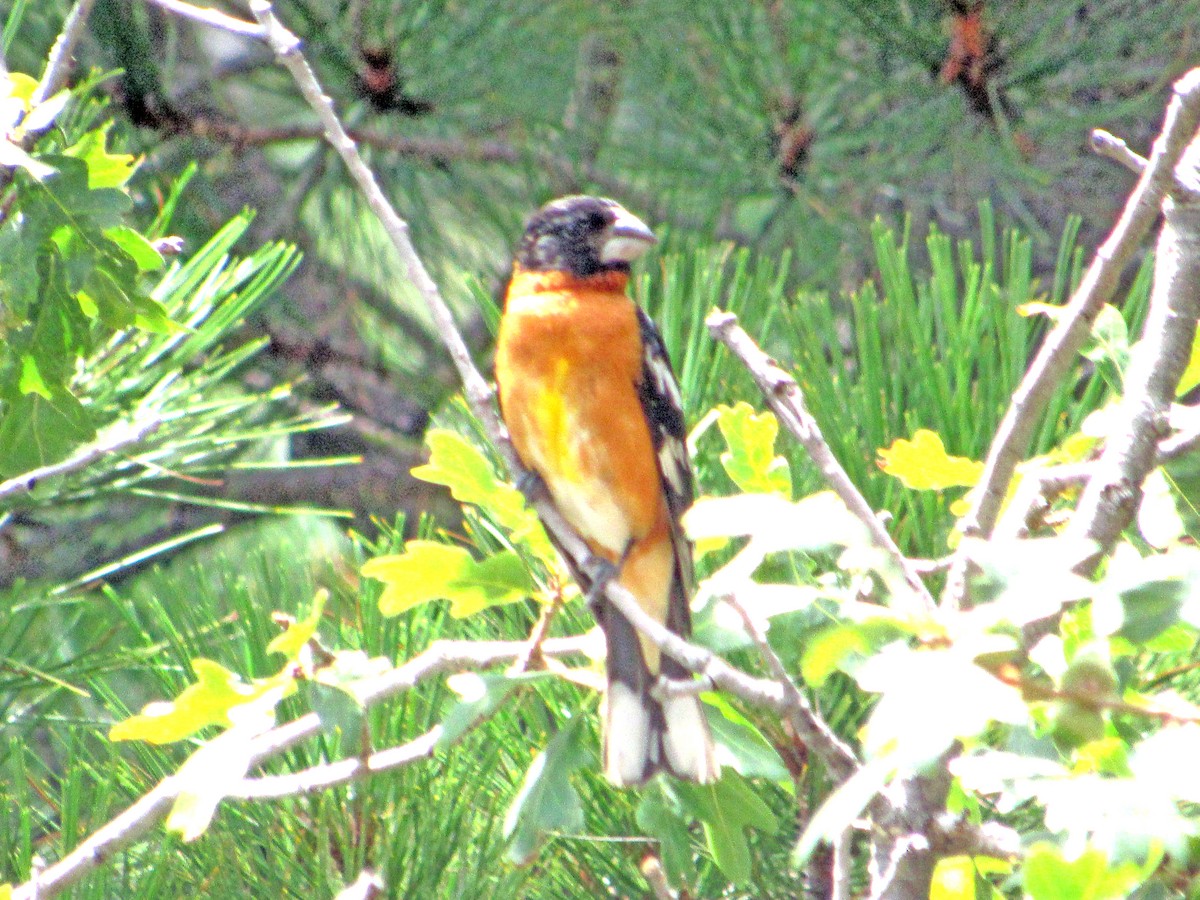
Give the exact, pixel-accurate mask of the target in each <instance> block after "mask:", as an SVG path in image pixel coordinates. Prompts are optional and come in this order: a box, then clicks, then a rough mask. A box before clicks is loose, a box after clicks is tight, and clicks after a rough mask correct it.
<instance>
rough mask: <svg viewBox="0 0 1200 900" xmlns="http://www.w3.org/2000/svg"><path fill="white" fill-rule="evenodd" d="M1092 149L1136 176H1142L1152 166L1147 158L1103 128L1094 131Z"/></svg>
mask: <svg viewBox="0 0 1200 900" xmlns="http://www.w3.org/2000/svg"><path fill="white" fill-rule="evenodd" d="M1092 149H1093V150H1095V151H1096V152H1097V153H1099V154H1100V155H1101V156H1106V157H1108V158H1109V159H1111V160H1113V161H1114V162H1117V163H1120V164H1121V165H1123V166H1124V167H1125V168H1127V169H1128V170H1129V171H1130V172H1133V173H1134V174H1135V175H1141V174H1142V172H1143V171H1145V169H1146V166H1148V165H1149V164H1150V163H1149V161H1148V160H1147V159H1146V157H1144V156H1142V155H1141V154H1140V153H1135V152H1134V151H1133V150H1131V149H1130V147H1129V145H1128V144H1127V143H1125V142H1124V141H1123V140H1121V139H1120V138H1119V137H1117V136H1116V135H1115V134H1110V133H1109V132H1107V131H1105V130H1104V129H1103V128H1094V129H1092Z"/></svg>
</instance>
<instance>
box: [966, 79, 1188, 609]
mask: <svg viewBox="0 0 1200 900" xmlns="http://www.w3.org/2000/svg"><path fill="white" fill-rule="evenodd" d="M1197 125H1200V69H1193V70H1192V71H1191V72H1189V73H1188V74H1186V75H1184V76H1183V77H1182V78H1180V79H1179V80H1178V81H1177V82H1175V89H1174V93H1173V95H1172V97H1171V102H1170V104H1168V106H1167V112H1166V116H1165V117H1164V120H1163V127H1162V131H1161V132H1160V133H1159V136H1158V138H1157V139H1156V140H1155V141H1154V147H1153V149H1152V151H1151V153H1150V160H1149V164H1148V165H1147V166H1146V169H1145V171H1143V172H1142V175H1141V178H1140V179H1138V183H1137V186H1136V187H1135V188H1134V189H1133V193H1131V194H1130V195H1129V200H1128V201H1127V202H1126V204H1125V209H1124V211H1123V212H1122V213H1121V217H1120V219H1118V220H1117V224H1116V225H1115V226H1114V227H1113V230H1112V233H1111V234H1110V235H1109V236H1108V239H1107V240H1106V241H1105V242H1104V244H1103V245H1101V247H1100V249H1099V250H1097V251H1096V256H1095V258H1094V259H1093V260H1092V264H1091V266H1089V267H1088V270H1087V273H1086V274H1085V275H1084V277H1083V280H1082V281H1081V282H1080V284H1079V287H1078V288H1077V289H1076V291H1075V294H1074V296H1072V298H1071V300H1070V302H1069V303H1068V304H1067V306H1066V308H1065V309H1064V310H1063V312H1062V315H1061V316H1060V318H1059V319H1058V322H1057V324H1056V326H1055V328H1054V330H1053V331H1051V332H1050V334H1048V335H1047V336H1046V340H1045V341H1044V342H1043V344H1042V346H1041V349H1040V350H1039V351H1038V353H1037V356H1036V357H1035V358H1034V360H1033V363H1032V364H1031V365H1030V367H1029V370H1028V371H1027V372H1026V373H1025V378H1024V379H1023V380H1022V381H1021V384H1020V385H1019V386H1018V387H1017V390H1016V391H1015V392H1014V393H1013V398H1012V402H1011V404H1010V405H1009V408H1008V411H1007V412H1006V413H1005V414H1004V418H1003V419H1002V420H1001V422H1000V426H999V428H997V430H996V436H995V438H994V439H993V441H992V445H991V449H990V450H989V452H988V457H987V460H986V461H985V462H984V469H983V474H982V476H981V477H980V480H979V484H978V485H977V487H976V488H975V491H974V492H973V498H974V499H973V501H972V505H971V509H970V511H969V512H968V513H967V515H965V516H964V517H963V518H962V519H961V520H960V521H959V524H958V530H959V531H960V532H961V533H962V534H963V536H964V537H987V536H988V535H990V534H991V532H992V529H993V527H994V526H995V524H996V517H997V515H998V514H999V512H1000V506H1001V504H1002V503H1003V501H1004V496H1005V493H1006V491H1007V489H1008V484H1009V482H1010V481H1012V476H1013V473H1014V472H1015V471H1016V467H1017V464H1018V463H1019V462H1020V461H1021V458H1022V457H1023V456H1024V454H1025V452H1026V451H1027V449H1028V447H1029V441H1030V438H1031V437H1032V435H1033V429H1034V428H1035V426H1036V425H1037V422H1038V420H1039V419H1040V417H1041V415H1042V413H1043V412H1044V411H1045V409H1046V403H1047V402H1048V400H1049V398H1050V395H1051V393H1052V392H1053V391H1054V389H1055V388H1056V387H1057V386H1058V385H1059V383H1060V382H1061V381H1062V379H1063V378H1064V377H1065V375H1066V374H1067V372H1068V370H1069V369H1070V367H1071V365H1072V363H1073V362H1074V360H1075V355H1076V353H1078V351H1079V348H1080V347H1082V346H1083V343H1084V341H1085V340H1086V339H1087V336H1088V334H1089V332H1090V331H1091V327H1092V324H1093V322H1094V321H1095V319H1096V316H1098V315H1099V314H1100V310H1101V309H1103V308H1104V304H1106V303H1107V302H1108V301H1109V299H1111V297H1112V295H1113V293H1114V292H1115V291H1116V288H1117V284H1118V281H1119V279H1120V276H1121V272H1122V270H1123V269H1124V268H1125V266H1126V264H1127V263H1128V262H1129V261H1130V260H1131V259H1132V258H1133V254H1134V253H1135V252H1136V250H1137V248H1138V246H1139V245H1140V244H1141V241H1142V239H1143V238H1144V237H1145V235H1146V232H1147V231H1149V230H1150V227H1151V226H1152V225H1153V224H1154V221H1155V219H1156V218H1157V217H1158V214H1159V211H1160V209H1161V206H1162V201H1163V198H1164V197H1165V196H1166V195H1167V192H1168V190H1169V189H1170V188H1171V186H1172V184H1173V182H1174V178H1175V175H1174V171H1175V166H1176V165H1177V164H1178V162H1179V160H1180V158H1181V157H1182V156H1183V152H1184V150H1185V149H1186V147H1187V145H1188V142H1189V141H1190V140H1191V139H1192V136H1193V135H1194V134H1195V133H1196V127H1197ZM966 574H967V558H966V556H965V554H962V553H959V554H958V556H957V559H956V561H955V565H954V567H953V568H952V569H951V572H950V576H949V577H948V578H947V580H946V590H945V593H944V595H943V599H944V601H945V602H946V603H947V604H948V605H949V606H951V607H955V606H958V605H959V604H960V603H961V602H963V600H964V599H965V594H966Z"/></svg>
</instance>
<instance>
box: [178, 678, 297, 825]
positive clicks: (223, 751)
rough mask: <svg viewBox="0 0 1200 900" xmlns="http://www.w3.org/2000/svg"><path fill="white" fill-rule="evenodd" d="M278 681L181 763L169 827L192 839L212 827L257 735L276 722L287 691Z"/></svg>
mask: <svg viewBox="0 0 1200 900" xmlns="http://www.w3.org/2000/svg"><path fill="white" fill-rule="evenodd" d="M275 682H276V683H275V684H273V685H272V686H271V687H269V688H268V689H267V690H265V691H264V692H262V693H261V694H259V696H258V697H256V698H255V699H254V700H252V701H250V702H249V703H244V704H242V705H241V706H239V707H238V708H237V709H236V710H235V712H234V715H233V719H234V721H233V727H232V728H230V729H229V730H228V731H226V732H224V733H222V734H219V735H217V736H216V737H215V738H213V739H212V740H211V741H208V742H206V743H205V744H204V745H202V746H201V747H200V748H199V749H198V750H197V751H196V752H195V753H193V754H192V755H191V756H190V757H189V758H188V759H187V761H186V762H185V763H184V764H183V765H182V766H180V768H179V771H178V772H176V773H175V777H174V782H175V786H176V787H177V788H178V791H179V793H178V794H177V795H176V797H175V802H174V804H172V806H171V811H170V813H168V814H167V821H166V827H167V830H168V831H174V832H176V833H177V834H179V835H180V836H181V837H182V838H183V839H184V840H185V841H194V840H195V839H196V838H198V837H200V835H202V834H203V833H204V832H205V831H206V830H207V829H208V826H209V823H211V822H212V819H213V815H214V814H215V813H216V811H217V806H218V804H220V802H221V800H223V799H224V798H225V797H226V796H228V794H229V792H230V791H231V790H233V788H235V787H236V786H237V785H238V783H239V782H241V780H242V778H244V777H245V775H246V772H247V771H248V770H249V768H250V759H251V746H252V741H253V739H254V738H255V737H257V736H258V735H260V734H262V733H263V732H264V731H266V730H267V729H268V728H270V727H271V726H272V725H274V724H275V707H277V706H278V705H279V703H280V701H282V700H283V698H284V697H285V696H286V695H287V694H288V685H287V684H285V683H283V682H280V681H279V680H278V679H276V680H275ZM289 683H290V682H289Z"/></svg>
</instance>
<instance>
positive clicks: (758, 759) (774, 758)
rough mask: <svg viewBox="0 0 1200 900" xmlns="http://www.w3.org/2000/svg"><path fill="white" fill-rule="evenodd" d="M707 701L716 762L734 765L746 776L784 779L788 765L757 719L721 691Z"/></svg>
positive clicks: (730, 766)
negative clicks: (738, 708) (747, 713)
mask: <svg viewBox="0 0 1200 900" xmlns="http://www.w3.org/2000/svg"><path fill="white" fill-rule="evenodd" d="M706 698H707V700H708V702H706V703H705V704H704V709H705V713H706V715H707V718H708V724H709V726H710V727H711V729H712V734H713V742H714V743H715V744H716V751H717V762H718V763H720V765H721V768H722V769H724V768H726V767H728V768H730V769H733V770H734V771H735V772H737V773H738V774H739V775H744V776H745V777H746V778H767V779H770V780H771V781H784V780H786V779H787V778H788V777H789V776H788V770H787V767H786V766H784V764H783V760H781V759H780V758H779V753H778V751H776V749H775V748H774V747H772V746H771V744H770V742H769V741H768V740H767V739H766V738H765V737H763V735H762V732H761V731H759V730H758V728H756V727H755V726H754V723H753V722H751V721H750V720H749V719H747V718H746V717H745V716H743V715H742V714H741V713H740V712H738V711H737V710H736V709H734V708H733V706H732V705H731V704H730V703H729V702H728V701H727V700H725V698H724V697H722V696H721V695H719V694H714V695H712V696H711V697H707V695H706Z"/></svg>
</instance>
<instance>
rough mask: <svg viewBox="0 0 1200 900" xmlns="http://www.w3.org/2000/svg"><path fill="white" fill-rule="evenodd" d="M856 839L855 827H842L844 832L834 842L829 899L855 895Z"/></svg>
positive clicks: (838, 899) (837, 899) (833, 899)
mask: <svg viewBox="0 0 1200 900" xmlns="http://www.w3.org/2000/svg"><path fill="white" fill-rule="evenodd" d="M853 840H854V827H853V826H848V827H846V828H843V829H842V833H841V834H839V835H838V836H837V839H836V840H835V841H834V842H833V860H832V868H833V872H832V873H831V876H832V877H831V878H830V882H831V885H830V886H831V888H832V891H831V893H830V895H829V900H851V898H853V897H854V854H853V853H852V852H851V850H852V847H851V843H852V842H853Z"/></svg>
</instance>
